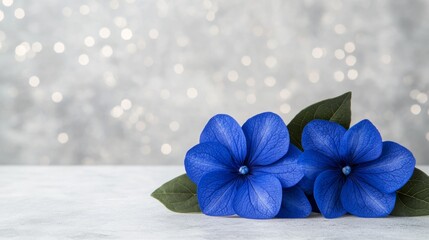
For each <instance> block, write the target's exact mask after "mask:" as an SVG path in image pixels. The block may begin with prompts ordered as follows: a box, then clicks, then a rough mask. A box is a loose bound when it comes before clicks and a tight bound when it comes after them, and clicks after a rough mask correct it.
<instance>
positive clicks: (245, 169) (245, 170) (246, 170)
mask: <svg viewBox="0 0 429 240" xmlns="http://www.w3.org/2000/svg"><path fill="white" fill-rule="evenodd" d="M238 172H239V173H240V174H243V175H245V174H247V173H248V172H249V168H248V167H247V166H241V167H240V168H239V169H238Z"/></svg>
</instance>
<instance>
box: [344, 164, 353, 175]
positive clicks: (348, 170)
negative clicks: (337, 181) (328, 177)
mask: <svg viewBox="0 0 429 240" xmlns="http://www.w3.org/2000/svg"><path fill="white" fill-rule="evenodd" d="M342 171H343V173H344V175H346V176H347V175H349V174H350V172H351V171H352V168H351V167H350V166H345V167H343V169H342Z"/></svg>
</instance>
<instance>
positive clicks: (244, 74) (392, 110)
mask: <svg viewBox="0 0 429 240" xmlns="http://www.w3.org/2000/svg"><path fill="white" fill-rule="evenodd" d="M0 66H1V70H0V163H2V164H44V165H45V164H182V162H183V157H184V154H185V153H186V151H187V149H189V148H190V147H191V146H193V145H194V144H196V143H197V142H198V137H199V134H200V131H201V130H202V128H203V127H204V125H205V123H206V122H207V121H208V119H209V118H210V117H211V116H213V115H214V114H216V113H228V114H231V115H232V116H234V117H235V118H236V119H237V120H238V121H239V122H240V123H243V122H244V121H245V120H246V119H247V118H249V117H251V116H252V115H254V114H257V113H259V112H262V111H273V112H276V113H278V114H280V115H281V116H282V117H283V118H284V120H285V121H286V122H289V121H290V119H291V118H292V117H293V116H294V115H295V114H296V113H297V112H298V111H299V110H300V109H302V108H303V107H305V106H307V105H309V104H311V103H313V102H315V101H318V100H321V99H324V98H328V97H333V96H336V95H339V94H342V93H343V92H346V91H353V101H352V111H353V123H356V122H357V121H359V120H361V119H363V118H369V119H371V120H372V121H373V122H374V123H375V124H376V125H377V126H378V128H379V130H380V131H381V133H382V135H383V138H384V139H385V140H393V141H397V142H400V143H401V144H403V145H405V146H406V147H408V148H410V149H411V150H412V151H413V152H414V154H415V156H416V157H417V161H418V163H419V164H429V157H428V156H429V124H428V123H429V112H428V106H429V105H428V94H429V77H428V76H429V67H428V66H429V1H387V0H385V1H369V0H355V1H340V0H332V1H316V0H311V1H310V0H305V1H280V0H273V1H256V0H255V1H245V0H240V1H237V0H233V1H231V0H225V1H210V0H204V1H203V0H198V1H197V0H196V1H184V0H183V1H154V0H144V1H138V0H136V1H134V0H133V1H131V0H128V1H117V0H111V1H101V0H100V1H95V0H93V1H78V0H69V1H55V0H41V1H24V0H21V1H20V0H15V1H12V0H2V2H1V3H0Z"/></svg>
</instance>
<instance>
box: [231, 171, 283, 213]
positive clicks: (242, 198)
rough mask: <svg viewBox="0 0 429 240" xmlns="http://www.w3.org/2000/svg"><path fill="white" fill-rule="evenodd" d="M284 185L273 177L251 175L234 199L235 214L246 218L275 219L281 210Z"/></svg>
mask: <svg viewBox="0 0 429 240" xmlns="http://www.w3.org/2000/svg"><path fill="white" fill-rule="evenodd" d="M281 201H282V185H281V184H280V181H279V180H278V179H277V178H276V177H274V176H272V175H250V176H248V177H247V178H246V179H245V180H244V181H243V183H242V184H241V186H240V187H238V190H237V193H236V195H235V198H234V210H235V212H236V213H237V214H238V215H239V216H241V217H245V218H256V219H263V218H273V217H275V216H276V215H277V213H278V212H279V210H280V205H281Z"/></svg>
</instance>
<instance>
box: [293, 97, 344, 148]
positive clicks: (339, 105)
mask: <svg viewBox="0 0 429 240" xmlns="http://www.w3.org/2000/svg"><path fill="white" fill-rule="evenodd" d="M351 98H352V93H351V92H347V93H344V94H343V95H341V96H338V97H335V98H330V99H326V100H323V101H321V102H318V103H315V104H313V105H310V106H308V107H307V108H305V109H304V110H302V111H301V112H299V113H298V115H296V116H295V117H294V118H293V119H292V121H291V122H290V123H289V124H288V126H287V127H288V129H289V133H290V140H291V142H292V143H293V144H294V145H295V146H297V147H298V148H299V149H301V150H302V145H301V134H302V130H304V127H305V125H307V123H309V122H310V121H311V120H314V119H323V120H329V121H332V122H337V123H339V124H341V125H342V126H343V127H345V128H346V129H348V128H349V127H350V121H351V115H352V113H351V109H350V105H351Z"/></svg>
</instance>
